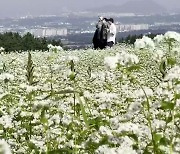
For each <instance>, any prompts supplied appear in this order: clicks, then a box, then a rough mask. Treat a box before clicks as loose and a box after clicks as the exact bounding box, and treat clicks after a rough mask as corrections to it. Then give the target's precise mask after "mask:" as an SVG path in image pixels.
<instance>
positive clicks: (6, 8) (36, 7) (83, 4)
mask: <svg viewBox="0 0 180 154" xmlns="http://www.w3.org/2000/svg"><path fill="white" fill-rule="evenodd" d="M127 1H129V0H0V17H1V18H2V17H3V18H4V17H20V16H25V15H52V14H57V15H58V13H60V12H61V11H62V10H85V9H88V8H93V7H99V6H104V5H109V4H115V5H121V4H123V3H125V2H127ZM144 1H148V0H144ZM154 1H155V2H156V3H159V4H161V5H162V6H164V7H165V8H167V9H172V8H180V0H154Z"/></svg>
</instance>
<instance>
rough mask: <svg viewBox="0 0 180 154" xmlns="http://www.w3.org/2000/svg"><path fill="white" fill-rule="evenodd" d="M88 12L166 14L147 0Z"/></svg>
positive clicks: (151, 1) (151, 0)
mask: <svg viewBox="0 0 180 154" xmlns="http://www.w3.org/2000/svg"><path fill="white" fill-rule="evenodd" d="M90 11H96V12H116V13H135V14H161V13H164V12H166V11H167V10H166V9H165V8H164V7H163V6H161V5H159V4H157V3H156V2H155V1H153V0H148V1H144V0H135V1H128V2H126V3H125V4H123V5H108V6H103V7H99V8H95V9H91V10H90Z"/></svg>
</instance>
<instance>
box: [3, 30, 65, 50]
mask: <svg viewBox="0 0 180 154" xmlns="http://www.w3.org/2000/svg"><path fill="white" fill-rule="evenodd" d="M48 44H52V45H56V46H62V44H61V41H60V40H53V39H51V40H50V39H49V40H48V39H46V38H36V37H34V36H33V35H32V34H31V33H27V34H25V35H24V36H21V35H20V34H19V33H12V32H7V33H4V34H0V47H3V48H4V49H5V51H6V52H11V51H27V50H42V51H46V50H48V48H47V45H48Z"/></svg>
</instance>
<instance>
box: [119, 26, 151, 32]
mask: <svg viewBox="0 0 180 154" xmlns="http://www.w3.org/2000/svg"><path fill="white" fill-rule="evenodd" d="M116 28H117V31H118V32H124V31H133V30H147V29H149V25H148V24H136V25H135V24H126V25H121V24H117V25H116Z"/></svg>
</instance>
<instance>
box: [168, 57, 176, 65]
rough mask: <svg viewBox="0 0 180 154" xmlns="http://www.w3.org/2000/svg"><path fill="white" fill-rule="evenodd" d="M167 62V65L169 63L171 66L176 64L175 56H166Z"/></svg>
mask: <svg viewBox="0 0 180 154" xmlns="http://www.w3.org/2000/svg"><path fill="white" fill-rule="evenodd" d="M167 64H168V65H171V66H173V65H175V64H176V59H175V58H172V57H171V58H167Z"/></svg>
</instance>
